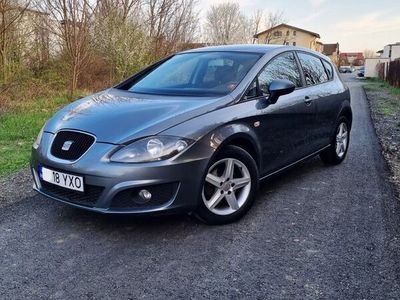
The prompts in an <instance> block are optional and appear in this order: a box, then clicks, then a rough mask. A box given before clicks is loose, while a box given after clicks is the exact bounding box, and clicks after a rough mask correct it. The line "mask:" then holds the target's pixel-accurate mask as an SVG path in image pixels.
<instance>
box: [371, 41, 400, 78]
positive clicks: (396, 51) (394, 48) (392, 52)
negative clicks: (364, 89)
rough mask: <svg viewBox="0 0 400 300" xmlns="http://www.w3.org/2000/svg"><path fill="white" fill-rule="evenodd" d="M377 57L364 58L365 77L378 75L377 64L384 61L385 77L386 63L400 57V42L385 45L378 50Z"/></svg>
mask: <svg viewBox="0 0 400 300" xmlns="http://www.w3.org/2000/svg"><path fill="white" fill-rule="evenodd" d="M378 53H380V56H379V57H374V58H367V59H365V75H364V76H365V77H378V65H379V64H380V63H385V69H384V72H385V77H386V72H387V69H388V63H389V62H391V61H394V60H396V59H400V42H398V43H395V44H389V45H386V46H385V47H384V48H383V50H381V51H379V52H378Z"/></svg>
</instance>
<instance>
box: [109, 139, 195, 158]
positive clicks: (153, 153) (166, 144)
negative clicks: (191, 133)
mask: <svg viewBox="0 0 400 300" xmlns="http://www.w3.org/2000/svg"><path fill="white" fill-rule="evenodd" d="M192 143H193V141H192V140H189V139H185V138H180V137H175V136H153V137H148V138H145V139H143V140H139V141H136V142H133V143H132V144H130V145H127V146H125V147H123V148H122V149H120V150H118V151H117V152H115V153H114V154H113V155H112V156H111V161H114V162H126V163H139V162H149V161H158V160H163V159H168V158H171V157H173V156H175V155H177V154H178V153H180V152H182V151H184V150H185V149H186V148H187V147H189V145H191V144H192Z"/></svg>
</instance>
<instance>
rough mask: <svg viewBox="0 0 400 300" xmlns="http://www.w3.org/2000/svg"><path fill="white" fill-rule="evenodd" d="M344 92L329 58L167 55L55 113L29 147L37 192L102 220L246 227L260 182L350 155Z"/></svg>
mask: <svg viewBox="0 0 400 300" xmlns="http://www.w3.org/2000/svg"><path fill="white" fill-rule="evenodd" d="M351 124H352V111H351V106H350V93H349V90H348V89H347V87H346V86H345V85H344V84H343V82H342V81H341V79H340V77H339V76H338V74H337V71H336V68H335V67H334V66H333V65H332V63H331V62H330V61H329V58H327V57H325V56H323V55H321V54H320V53H317V52H314V51H310V50H309V49H303V48H299V47H290V46H272V45H230V46H217V47H207V48H201V49H194V50H189V51H185V52H181V53H177V54H174V55H171V56H169V57H167V58H165V59H163V60H161V61H159V62H156V63H155V64H153V65H151V66H149V67H147V68H145V69H143V70H142V71H140V72H138V73H137V74H135V75H133V76H132V77H130V78H128V79H127V80H125V81H124V82H122V83H120V84H118V85H117V86H114V87H112V88H110V89H107V90H105V91H102V92H99V93H97V94H94V95H91V96H88V97H85V98H83V99H80V100H78V101H75V102H74V103H72V104H70V105H67V106H66V107H64V108H63V109H61V110H60V111H59V112H57V113H56V114H55V115H54V116H53V117H52V118H51V119H50V120H49V121H48V122H47V123H46V124H45V126H44V127H43V129H42V130H41V131H40V133H39V135H38V137H37V140H36V141H35V143H34V145H33V149H32V159H31V170H32V174H33V178H34V189H35V190H36V191H38V192H39V193H41V194H43V195H45V196H47V197H50V198H52V199H55V200H58V201H61V202H64V203H67V204H70V205H72V206H75V207H78V208H82V209H87V210H91V211H95V212H101V213H115V214H170V213H192V214H193V215H195V216H196V217H198V218H199V219H200V220H202V221H204V222H206V223H209V224H223V223H228V222H232V221H235V220H237V219H239V218H240V217H242V216H243V215H244V214H245V213H246V212H247V211H248V209H249V208H250V206H251V204H252V203H253V201H254V199H255V197H256V194H257V188H258V184H259V181H260V180H263V179H266V178H269V177H270V176H272V175H274V174H277V173H279V172H281V171H283V170H285V169H287V168H289V167H291V166H294V165H295V164H296V163H298V162H301V161H303V160H305V159H307V158H310V157H313V156H315V155H318V154H319V155H320V157H321V159H322V160H323V161H324V162H325V163H327V164H339V163H341V162H342V161H343V160H344V158H345V156H346V153H347V150H348V145H349V140H350V129H351Z"/></svg>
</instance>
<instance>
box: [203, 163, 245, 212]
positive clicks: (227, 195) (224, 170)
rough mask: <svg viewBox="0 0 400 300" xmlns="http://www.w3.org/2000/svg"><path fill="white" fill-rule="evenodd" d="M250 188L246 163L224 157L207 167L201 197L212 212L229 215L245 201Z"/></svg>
mask: <svg viewBox="0 0 400 300" xmlns="http://www.w3.org/2000/svg"><path fill="white" fill-rule="evenodd" d="M250 190H251V175H250V172H249V170H248V168H247V167H246V165H245V164H244V163H242V162H241V161H240V160H238V159H235V158H224V159H221V160H218V161H217V162H216V163H214V164H213V165H212V166H211V167H210V168H209V169H208V172H207V175H206V177H205V182H204V186H203V191H202V198H203V201H204V204H205V205H206V207H207V208H208V209H209V210H210V211H211V212H212V213H214V214H217V215H229V214H232V213H234V212H236V211H237V210H239V209H240V208H241V207H242V206H243V205H244V204H245V203H246V201H247V199H248V197H249V194H250Z"/></svg>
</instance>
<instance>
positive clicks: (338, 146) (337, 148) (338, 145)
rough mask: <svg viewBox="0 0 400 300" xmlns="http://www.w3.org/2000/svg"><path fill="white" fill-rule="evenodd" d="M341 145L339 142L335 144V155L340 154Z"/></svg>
mask: <svg viewBox="0 0 400 300" xmlns="http://www.w3.org/2000/svg"><path fill="white" fill-rule="evenodd" d="M341 145H342V143H341V142H337V143H336V154H337V155H339V154H340V149H341V147H342V146H341Z"/></svg>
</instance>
